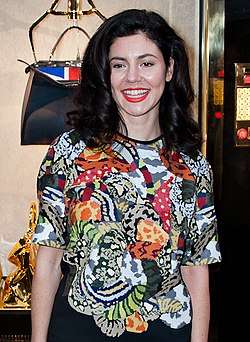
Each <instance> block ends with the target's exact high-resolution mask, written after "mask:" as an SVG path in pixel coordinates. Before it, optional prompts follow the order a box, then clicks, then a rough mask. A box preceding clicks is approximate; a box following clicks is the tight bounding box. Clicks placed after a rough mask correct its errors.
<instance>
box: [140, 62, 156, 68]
mask: <svg viewBox="0 0 250 342" xmlns="http://www.w3.org/2000/svg"><path fill="white" fill-rule="evenodd" d="M142 65H143V66H145V67H151V66H153V65H154V63H151V62H143V63H142Z"/></svg>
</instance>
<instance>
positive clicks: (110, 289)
mask: <svg viewBox="0 0 250 342" xmlns="http://www.w3.org/2000/svg"><path fill="white" fill-rule="evenodd" d="M38 196H39V200H40V210H39V218H38V224H37V227H36V232H35V234H34V236H33V242H35V243H38V244H41V245H46V246H51V247H56V248H63V249H64V250H65V252H64V255H63V262H64V263H66V264H67V270H68V271H67V272H66V273H68V274H64V276H68V278H67V279H68V280H67V281H68V282H69V284H68V288H69V290H68V302H69V304H70V306H71V307H72V308H73V309H75V310H76V311H78V312H79V313H81V314H85V315H91V316H92V317H93V319H94V320H95V322H96V325H97V326H98V327H99V328H100V329H101V331H102V332H103V333H104V334H106V335H108V336H120V335H121V334H122V333H123V332H124V331H125V330H126V331H130V332H143V331H146V330H147V328H148V324H150V321H152V320H156V319H161V320H162V321H163V322H164V323H165V324H167V325H168V326H170V327H172V328H180V327H182V326H184V325H186V324H188V323H189V322H190V321H191V302H190V296H189V294H188V291H187V289H186V287H185V284H184V283H183V280H182V278H181V274H180V266H181V265H202V264H209V263H214V262H218V261H220V252H219V249H218V241H217V232H216V216H215V210H214V204H213V193H212V172H211V167H210V165H209V164H208V162H207V161H206V159H205V158H204V157H203V156H202V155H201V154H200V153H199V152H198V154H197V157H196V158H195V159H192V158H191V157H189V156H187V155H184V154H182V153H177V152H171V153H170V152H169V153H166V151H164V145H163V140H162V138H161V137H160V138H158V139H155V140H152V141H148V142H142V141H136V140H133V139H129V138H126V137H123V136H121V135H117V136H116V138H115V139H114V141H113V143H112V145H111V146H109V147H106V148H102V149H98V148H96V149H93V148H89V147H87V146H86V144H85V143H84V141H83V140H82V139H81V138H80V135H79V134H78V133H77V132H76V131H74V130H73V131H70V132H66V133H64V134H62V135H61V136H60V137H59V138H58V139H57V140H56V141H55V142H54V143H53V144H52V145H51V146H50V147H49V150H48V153H47V155H46V157H45V159H44V160H43V162H42V165H41V168H40V172H39V176H38ZM69 274H70V276H69Z"/></svg>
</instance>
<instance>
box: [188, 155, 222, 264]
mask: <svg viewBox="0 0 250 342" xmlns="http://www.w3.org/2000/svg"><path fill="white" fill-rule="evenodd" d="M196 168H197V176H196V203H195V211H194V215H193V217H192V219H191V222H190V227H189V232H188V236H187V239H186V244H185V252H184V256H183V259H182V265H186V266H189V265H203V264H211V263H215V262H220V261H221V254H220V249H219V243H218V232H217V218H216V213H215V208H214V196H213V173H212V169H211V166H210V164H209V163H208V162H207V160H206V159H205V158H204V157H203V156H201V155H199V157H198V161H197V164H196Z"/></svg>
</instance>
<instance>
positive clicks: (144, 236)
mask: <svg viewBox="0 0 250 342" xmlns="http://www.w3.org/2000/svg"><path fill="white" fill-rule="evenodd" d="M136 239H137V241H150V242H153V243H159V244H160V245H165V244H166V243H167V241H168V233H167V232H165V231H164V230H163V229H162V228H161V227H159V225H157V223H155V222H154V221H152V220H150V219H142V220H140V221H139V223H138V225H137V235H136Z"/></svg>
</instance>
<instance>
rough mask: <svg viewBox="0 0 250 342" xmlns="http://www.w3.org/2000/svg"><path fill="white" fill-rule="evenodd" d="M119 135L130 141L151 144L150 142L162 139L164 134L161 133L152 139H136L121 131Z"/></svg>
mask: <svg viewBox="0 0 250 342" xmlns="http://www.w3.org/2000/svg"><path fill="white" fill-rule="evenodd" d="M117 136H118V137H119V136H120V137H121V138H123V139H126V140H128V141H133V142H135V143H137V144H143V145H150V144H153V143H155V142H157V141H159V140H161V139H162V137H163V135H162V134H161V135H159V136H158V137H156V138H154V139H150V140H139V139H135V138H131V137H128V136H126V135H124V134H122V133H120V132H118V133H117Z"/></svg>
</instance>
